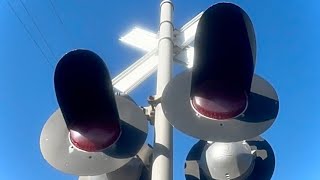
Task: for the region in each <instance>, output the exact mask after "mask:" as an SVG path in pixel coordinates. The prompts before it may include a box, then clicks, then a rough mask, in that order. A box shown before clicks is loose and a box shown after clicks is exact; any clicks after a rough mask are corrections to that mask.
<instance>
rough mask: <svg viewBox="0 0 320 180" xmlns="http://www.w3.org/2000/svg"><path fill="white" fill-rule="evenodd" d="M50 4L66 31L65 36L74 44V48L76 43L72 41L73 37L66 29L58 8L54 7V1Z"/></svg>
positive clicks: (50, 0)
mask: <svg viewBox="0 0 320 180" xmlns="http://www.w3.org/2000/svg"><path fill="white" fill-rule="evenodd" d="M49 2H50V5H51V7H52V10H53V13H54V15H55V16H56V17H57V18H58V19H59V22H60V24H61V25H62V28H63V30H64V33H65V35H66V36H67V37H68V38H69V39H70V41H71V44H72V45H73V46H75V42H74V40H73V39H72V36H71V35H70V32H69V31H68V30H67V29H66V27H65V25H64V23H63V21H62V18H61V16H60V15H59V13H58V11H57V8H56V6H55V5H54V3H53V1H52V0H49Z"/></svg>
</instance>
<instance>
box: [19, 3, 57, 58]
mask: <svg viewBox="0 0 320 180" xmlns="http://www.w3.org/2000/svg"><path fill="white" fill-rule="evenodd" d="M19 1H20V3H21V4H22V6H23V8H24V10H25V11H26V12H27V14H28V16H29V17H30V18H31V20H32V23H33V24H34V25H35V27H36V28H37V30H38V32H39V33H40V36H41V38H42V39H43V40H44V43H45V44H46V46H47V47H48V49H49V51H50V53H51V54H52V56H53V58H55V59H57V57H56V56H55V54H54V52H53V51H52V49H51V47H50V46H49V43H48V41H47V39H46V38H45V37H44V35H43V34H42V32H41V30H40V28H39V26H38V25H37V23H36V21H35V20H34V18H33V16H32V15H31V14H30V12H29V10H28V9H27V7H26V5H25V4H24V3H23V2H22V1H21V0H19Z"/></svg>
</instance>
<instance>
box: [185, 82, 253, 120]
mask: <svg viewBox="0 0 320 180" xmlns="http://www.w3.org/2000/svg"><path fill="white" fill-rule="evenodd" d="M191 98H192V99H191V100H192V105H193V107H194V109H195V110H196V111H197V112H198V113H200V114H201V115H203V116H205V117H209V118H212V119H217V120H224V119H230V118H234V117H236V116H238V115H240V114H241V113H243V112H244V111H245V109H246V107H247V101H248V97H247V94H246V92H245V91H244V90H242V91H241V90H234V89H231V90H230V88H224V87H215V86H214V84H213V83H212V82H209V83H208V81H207V82H205V83H203V84H202V85H200V86H199V87H198V88H196V90H195V92H194V94H193V96H192V97H191Z"/></svg>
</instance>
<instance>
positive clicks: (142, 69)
mask: <svg viewBox="0 0 320 180" xmlns="http://www.w3.org/2000/svg"><path fill="white" fill-rule="evenodd" d="M201 15H202V12H201V13H199V14H198V15H197V16H195V17H194V18H193V19H192V20H190V21H189V22H187V23H186V24H185V25H184V26H183V27H182V28H181V29H180V30H178V31H176V32H175V35H176V37H175V38H173V42H174V45H175V46H176V47H177V48H176V49H175V51H174V55H173V59H174V61H175V62H178V63H181V64H183V65H185V66H186V67H188V68H190V67H192V65H193V47H192V45H193V41H194V36H195V33H196V28H197V25H198V22H199V19H200V17H201ZM120 41H122V42H124V43H126V44H128V45H130V46H132V47H136V48H138V49H142V50H144V51H147V52H148V53H147V54H146V55H144V56H143V57H142V58H140V59H139V60H137V61H136V62H135V63H134V64H132V65H131V66H129V67H128V68H127V69H126V70H124V71H123V72H122V73H120V74H119V75H118V76H116V77H115V78H114V79H113V80H112V84H113V86H114V87H115V88H116V89H117V90H119V91H121V92H123V93H129V92H130V91H132V90H133V89H134V88H135V87H137V86H138V85H139V84H140V83H142V82H143V81H144V80H145V79H147V78H148V77H149V76H150V75H151V74H152V73H154V72H155V71H156V69H157V65H158V61H157V58H158V56H157V52H158V51H157V45H158V44H153V43H155V42H156V43H157V42H158V39H157V36H156V34H155V33H152V32H149V31H146V30H143V29H141V28H134V29H133V30H132V31H130V32H129V33H128V34H126V35H125V36H123V37H121V38H120ZM152 47H153V50H151V49H152Z"/></svg>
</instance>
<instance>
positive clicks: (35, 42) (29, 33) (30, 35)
mask: <svg viewBox="0 0 320 180" xmlns="http://www.w3.org/2000/svg"><path fill="white" fill-rule="evenodd" d="M7 3H8V5H9V7H10V9H11V11H12V12H13V13H14V15H15V16H16V17H17V18H18V20H19V21H20V23H21V24H22V25H23V27H24V29H25V31H26V32H27V33H28V35H29V37H30V38H31V39H32V41H33V42H34V44H35V45H36V46H37V47H38V49H39V50H40V52H41V54H42V55H43V56H44V57H45V60H46V62H47V63H48V64H49V65H50V66H51V67H52V68H53V65H52V63H51V62H50V60H49V58H48V57H47V56H46V54H45V53H44V52H43V50H42V49H41V47H40V45H39V43H38V42H37V41H36V40H35V39H34V38H33V36H32V34H31V32H30V31H29V29H28V28H27V26H26V24H25V23H23V21H22V19H21V18H20V17H19V15H18V13H17V12H16V10H15V9H14V8H13V6H12V5H11V3H10V2H9V1H7Z"/></svg>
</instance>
